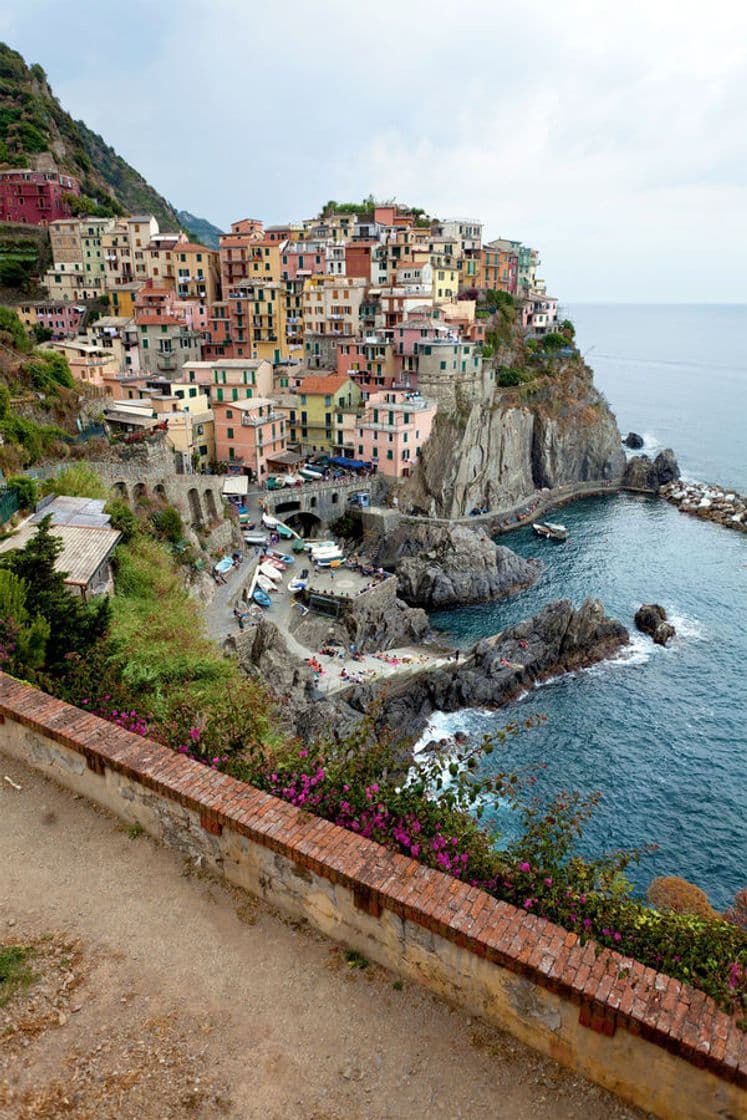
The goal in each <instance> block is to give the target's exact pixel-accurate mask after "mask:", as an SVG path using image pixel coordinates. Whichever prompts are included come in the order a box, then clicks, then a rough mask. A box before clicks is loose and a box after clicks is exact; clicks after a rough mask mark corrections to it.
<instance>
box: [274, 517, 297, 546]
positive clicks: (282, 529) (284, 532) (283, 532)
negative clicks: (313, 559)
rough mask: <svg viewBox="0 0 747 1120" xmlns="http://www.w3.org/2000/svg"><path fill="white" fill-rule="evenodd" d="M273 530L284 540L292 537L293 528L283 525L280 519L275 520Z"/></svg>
mask: <svg viewBox="0 0 747 1120" xmlns="http://www.w3.org/2000/svg"><path fill="white" fill-rule="evenodd" d="M275 532H276V533H278V535H279V536H281V537H283V538H284V539H285V540H286V541H289V540H291V539H292V537H293V530H292V529H289V528H288V526H287V525H283V523H282V521H277V522H276V523H275Z"/></svg>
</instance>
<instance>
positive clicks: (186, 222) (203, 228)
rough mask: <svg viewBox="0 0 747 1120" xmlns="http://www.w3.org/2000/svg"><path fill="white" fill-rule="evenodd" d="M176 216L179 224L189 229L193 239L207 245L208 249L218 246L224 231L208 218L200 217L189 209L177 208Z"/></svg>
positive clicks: (188, 231)
mask: <svg viewBox="0 0 747 1120" xmlns="http://www.w3.org/2000/svg"><path fill="white" fill-rule="evenodd" d="M176 216H177V218H178V219H179V225H180V226H181V227H182V229H185V230H186V231H187V233H188V234H189V235H190V237H191V238H192V240H193V241H199V243H200V245H207V247H208V249H217V248H218V244H219V242H218V238H219V237H220V235H221V234H222V233H223V230H222V229H219V228H218V226H214V225H213V223H212V222H209V221H208V220H207V218H198V217H196V215H195V214H190V212H189V210H177V212H176Z"/></svg>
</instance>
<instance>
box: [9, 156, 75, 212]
mask: <svg viewBox="0 0 747 1120" xmlns="http://www.w3.org/2000/svg"><path fill="white" fill-rule="evenodd" d="M66 195H75V196H76V197H80V184H79V183H78V180H77V179H75V178H73V176H72V175H61V174H60V173H59V172H58V171H32V170H31V169H30V168H28V167H24V168H22V169H13V170H10V171H0V222H21V223H23V224H24V225H30V226H48V225H49V223H50V222H54V221H56V220H58V219H60V218H69V217H70V215H71V213H72V211H71V209H70V203H69V201H68V200H67V198H66V197H65V196H66Z"/></svg>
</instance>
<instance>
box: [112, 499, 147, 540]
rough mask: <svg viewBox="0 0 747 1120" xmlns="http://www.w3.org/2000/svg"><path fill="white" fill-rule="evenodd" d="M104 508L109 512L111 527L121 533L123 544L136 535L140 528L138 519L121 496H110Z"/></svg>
mask: <svg viewBox="0 0 747 1120" xmlns="http://www.w3.org/2000/svg"><path fill="white" fill-rule="evenodd" d="M104 510H105V512H106V513H108V514H109V516H110V518H111V521H112V525H113V527H114V528H115V529H119V531H120V533H121V534H122V542H123V543H124V544H127V543H128V542H129V541H131V540H132V538H133V537H134V536H136V535H137V533H138V531H139V528H140V525H139V522H138V519H137V517H136V516H135V514H134V513H133V512H132V510H131V509H130V507H129V506H128V505H127V502H125V501H123V499H122V498H112V500H111V501H110V502H107V503H106V506H105V507H104Z"/></svg>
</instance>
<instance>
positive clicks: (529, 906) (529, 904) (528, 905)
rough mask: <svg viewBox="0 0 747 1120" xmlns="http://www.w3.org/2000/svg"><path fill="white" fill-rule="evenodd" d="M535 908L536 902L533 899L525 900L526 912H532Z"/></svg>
mask: <svg viewBox="0 0 747 1120" xmlns="http://www.w3.org/2000/svg"><path fill="white" fill-rule="evenodd" d="M533 906H534V900H533V899H531V898H525V899H524V909H525V910H531V909H532V907H533Z"/></svg>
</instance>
